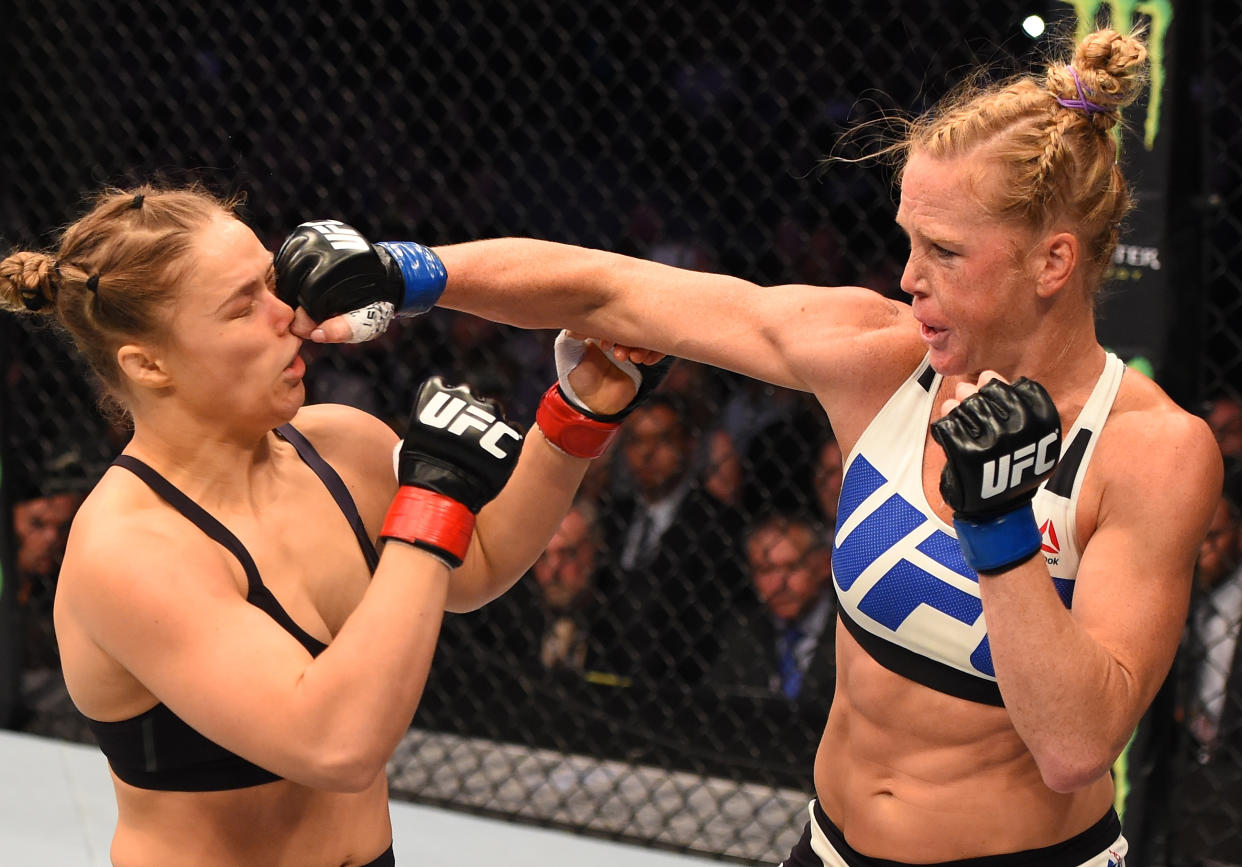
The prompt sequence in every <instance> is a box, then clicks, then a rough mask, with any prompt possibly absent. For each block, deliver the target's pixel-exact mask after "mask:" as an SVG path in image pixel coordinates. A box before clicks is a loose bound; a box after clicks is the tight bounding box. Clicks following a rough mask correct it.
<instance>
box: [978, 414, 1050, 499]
mask: <svg viewBox="0 0 1242 867" xmlns="http://www.w3.org/2000/svg"><path fill="white" fill-rule="evenodd" d="M1060 438H1061V434H1060V432H1059V431H1053V432H1052V433H1050V434H1048V435H1047V436H1045V437H1044V438H1043V439H1041V440H1040V441H1039V442H1038V443H1028V444H1027V445H1024V446H1023V447H1022V448H1020V449H1018V450H1017V451H1015V452H1014V453H1013V454H1012V455H1001V456H1000V458H998V459H996V460H991V461H987V462H985V463H984V465H983V487H982V489H981V490H980V492H979V495H980V496H981V497H982V498H983V499H985V500H986V499H988V498H989V497H995V496H996V495H997V494H1001V493H1004V492H1005V491H1007V490H1009V489H1010V488H1016V487H1017V486H1018V485H1019V484H1021V482H1022V473H1023V471H1024V470H1028V469H1029V470H1031V472H1032V473H1033V474H1034V475H1036V476H1042V475H1044V474H1045V473H1048V472H1050V471H1051V470H1052V468H1053V467H1055V466H1056V464H1057V455H1058V454H1059V450H1058V451H1053V452H1052V453H1051V455H1050V454H1049V452H1050V450H1051V449H1052V447H1053V446H1054V445H1056V443H1057V440H1059V439H1060Z"/></svg>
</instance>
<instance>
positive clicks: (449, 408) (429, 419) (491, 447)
mask: <svg viewBox="0 0 1242 867" xmlns="http://www.w3.org/2000/svg"><path fill="white" fill-rule="evenodd" d="M418 420H419V422H420V423H422V424H425V425H426V426H427V427H430V428H437V429H440V430H447V431H448V432H449V433H451V434H453V435H455V436H461V435H462V434H463V433H465V432H466V431H467V430H478V431H483V432H484V433H483V436H481V437H479V446H480V447H482V449H483V450H484V451H485V452H487V453H488V454H491V455H494V456H496V457H498V458H504V457H508V452H506V451H505V450H504V449H502V448H500V446H499V445H498V443H499V442H500V440H501V439H502V438H504V437H511V438H512V439H514V440H515V441H517V442H521V441H522V436H521V434H519V433H518V432H517V431H516V430H514V429H513V428H511V427H509V425H507V424H505V423H504V422H503V421H500V420H498V419H497V418H496V416H494V415H492V414H491V413H489V412H488V411H487V410H485V409H481V408H480V407H477V406H471V405H470V404H467V403H466V402H465V401H464V400H462V399H461V398H460V397H453V396H452V395H450V394H448V393H447V392H443V391H441V392H437V393H436V394H434V395H432V397H431V399H430V400H428V401H427V404H426V406H424V407H422V409H421V410H420V411H419V413H418Z"/></svg>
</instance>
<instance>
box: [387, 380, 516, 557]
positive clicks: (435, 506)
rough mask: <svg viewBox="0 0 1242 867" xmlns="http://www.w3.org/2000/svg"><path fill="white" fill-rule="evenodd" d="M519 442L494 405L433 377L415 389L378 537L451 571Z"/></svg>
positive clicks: (511, 465)
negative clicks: (390, 497)
mask: <svg viewBox="0 0 1242 867" xmlns="http://www.w3.org/2000/svg"><path fill="white" fill-rule="evenodd" d="M521 450H522V434H521V433H519V432H518V431H516V430H514V429H513V428H512V427H510V426H509V424H508V422H507V421H506V420H505V417H504V414H503V413H502V412H501V410H500V407H499V406H498V405H497V404H496V403H495V401H491V400H484V399H482V398H478V397H475V396H474V394H473V393H471V391H470V389H469V387H468V386H464V385H461V386H457V387H455V388H449V387H448V386H446V385H444V383H443V382H441V380H440V377H438V376H433V377H431V378H430V379H428V380H427V381H426V382H424V383H423V384H422V386H420V387H419V389H418V395H417V396H416V398H415V401H414V409H413V411H412V412H411V413H410V424H409V429H408V430H407V431H406V434H405V439H404V440H403V441H402V443H401V445H400V447H399V449H398V458H397V481H398V482H400V483H401V489H400V490H399V491H397V496H396V497H394V498H393V501H392V505H391V506H390V507H389V509H388V515H387V517H386V518H385V519H384V527H383V529H381V530H380V536H381V537H382V538H385V539H400V540H401V541H403V542H409V543H410V544H412V545H414V546H416V547H419V548H422V549H424V550H426V551H430V552H431V553H433V554H435V555H436V556H437V557H439V558H440V559H441V560H443V561H444V562H446V563H447V564H449V567H450V568H453V569H456V568H457V567H458V566H460V565H461V561H462V558H464V557H465V556H466V549H467V548H469V547H470V537H471V535H472V534H473V533H474V522H475V515H476V514H477V513H478V511H479V509H481V508H483V506H484V505H485V504H487V503H488V502H490V501H491V500H492V499H493V498H495V496H496V495H497V494H499V493H500V490H501V488H503V487H504V486H505V483H506V482H507V481H508V480H509V476H511V475H512V474H513V468H514V467H515V466H517V460H518V454H519V453H520V452H521Z"/></svg>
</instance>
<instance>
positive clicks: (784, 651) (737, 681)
mask: <svg viewBox="0 0 1242 867" xmlns="http://www.w3.org/2000/svg"><path fill="white" fill-rule="evenodd" d="M831 548H832V546H831V542H830V537H829V535H828V532H827V531H826V530H825V528H824V527H823V525H822V524H820V523H819V522H818V521H816V520H815V519H814V518H812V517H811V516H810V515H808V514H805V513H774V514H771V515H768V516H767V517H763V518H760V519H759V520H758V521H757V522H755V523H754V524H752V525H751V527H750V528H749V530H748V531H747V534H746V563H747V571H748V573H749V576H750V580H751V586H752V589H753V590H754V595H755V598H756V600H757V601H758V603H759V605H758V606H757V608H755V609H754V610H753V611H752V612H750V613H749V615H748V616H743V617H740V618H738V619H737V620H736V621H735V623H734V626H733V628H732V629H731V630H729V631H728V632H727V633H726V636H727V637H726V640H725V642H724V650H723V651H722V653H721V655H720V658H719V659H718V660H717V663H716V666H715V668H714V670H713V677H712V680H713V682H714V684H716V685H717V686H718V687H719V688H720V689H721V690H722V691H724V692H727V693H731V694H734V695H745V696H751V697H757V698H766V697H771V696H782V697H784V698H786V699H788V700H790V701H795V700H800V699H802V698H804V697H806V698H809V699H811V700H816V701H822V702H823V703H824V704H827V703H828V702H829V701H830V700H831V696H832V691H833V687H834V683H835V679H836V678H835V674H836V669H835V664H834V661H833V636H834V634H835V620H836V606H835V599H834V596H833V591H832V551H831Z"/></svg>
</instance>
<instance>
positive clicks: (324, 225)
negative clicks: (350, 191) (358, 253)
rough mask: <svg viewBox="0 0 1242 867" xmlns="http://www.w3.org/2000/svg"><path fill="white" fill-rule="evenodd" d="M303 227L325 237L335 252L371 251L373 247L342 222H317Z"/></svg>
mask: <svg viewBox="0 0 1242 867" xmlns="http://www.w3.org/2000/svg"><path fill="white" fill-rule="evenodd" d="M302 225H303V226H306V227H307V228H311V229H314V230H315V231H316V232H318V233H319V234H321V235H323V237H324V240H325V241H327V242H328V244H329V245H330V246H331V247H332V249H333V250H369V249H371V245H370V244H369V243H368V242H367V239H366V238H364V237H362V235H361V234H359V233H358V230H357V229H355V228H354V227H353V226H347V225H345V224H344V223H342V222H341V221H340V220H315V221H313V222H310V223H303V224H302Z"/></svg>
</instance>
